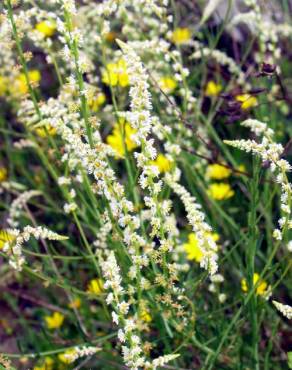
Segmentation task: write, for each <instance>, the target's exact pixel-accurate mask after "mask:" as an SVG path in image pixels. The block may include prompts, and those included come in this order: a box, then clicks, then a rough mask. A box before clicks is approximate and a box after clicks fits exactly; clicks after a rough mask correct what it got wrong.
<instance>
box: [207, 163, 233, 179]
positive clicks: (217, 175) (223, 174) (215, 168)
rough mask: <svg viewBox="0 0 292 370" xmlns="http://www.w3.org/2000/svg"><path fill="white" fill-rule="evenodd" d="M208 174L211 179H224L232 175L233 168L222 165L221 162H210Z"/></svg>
mask: <svg viewBox="0 0 292 370" xmlns="http://www.w3.org/2000/svg"><path fill="white" fill-rule="evenodd" d="M206 175H207V176H208V177H209V178H210V179H215V180H222V179H226V178H228V177H229V176H230V175H231V170H230V169H229V168H226V167H224V166H221V165H220V164H216V163H215V164H210V165H209V166H208V167H207V172H206Z"/></svg>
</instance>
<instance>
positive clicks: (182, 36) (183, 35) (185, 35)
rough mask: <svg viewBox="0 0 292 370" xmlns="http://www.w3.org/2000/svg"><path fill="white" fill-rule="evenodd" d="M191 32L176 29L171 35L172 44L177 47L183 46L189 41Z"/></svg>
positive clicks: (187, 29) (185, 29)
mask: <svg viewBox="0 0 292 370" xmlns="http://www.w3.org/2000/svg"><path fill="white" fill-rule="evenodd" d="M191 36H192V34H191V30H190V29H189V28H176V29H175V30H174V31H173V33H172V38H171V39H172V42H173V43H174V44H177V45H181V44H184V43H186V42H188V41H189V40H190V39H191Z"/></svg>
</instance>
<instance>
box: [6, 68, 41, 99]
mask: <svg viewBox="0 0 292 370" xmlns="http://www.w3.org/2000/svg"><path fill="white" fill-rule="evenodd" d="M28 79H29V81H30V83H31V84H36V83H38V82H39V81H40V80H41V73H40V71H38V70H37V69H33V70H31V71H29V72H28ZM10 90H11V93H12V94H15V95H19V94H23V95H24V94H27V93H28V86H27V83H26V78H25V74H24V73H20V75H19V76H18V77H17V78H16V81H15V83H14V85H13V86H12V87H11V89H10Z"/></svg>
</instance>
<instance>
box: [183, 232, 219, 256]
mask: <svg viewBox="0 0 292 370" xmlns="http://www.w3.org/2000/svg"><path fill="white" fill-rule="evenodd" d="M209 235H210V236H211V237H212V239H213V240H214V242H217V241H218V240H219V235H218V234H217V233H210V234H209ZM183 247H184V250H185V251H186V253H187V259H188V260H190V261H191V260H195V261H196V262H201V260H202V258H203V253H202V250H201V248H200V247H199V243H198V239H197V237H196V234H195V233H190V234H189V236H188V242H187V243H185V244H184V245H183Z"/></svg>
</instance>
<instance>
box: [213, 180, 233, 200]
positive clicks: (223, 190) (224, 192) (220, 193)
mask: <svg viewBox="0 0 292 370" xmlns="http://www.w3.org/2000/svg"><path fill="white" fill-rule="evenodd" d="M208 194H209V195H210V197H211V198H213V199H216V200H224V199H228V198H231V197H233V195H234V191H233V190H232V188H231V186H230V185H229V184H226V183H224V182H218V183H214V184H211V185H209V188H208Z"/></svg>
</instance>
